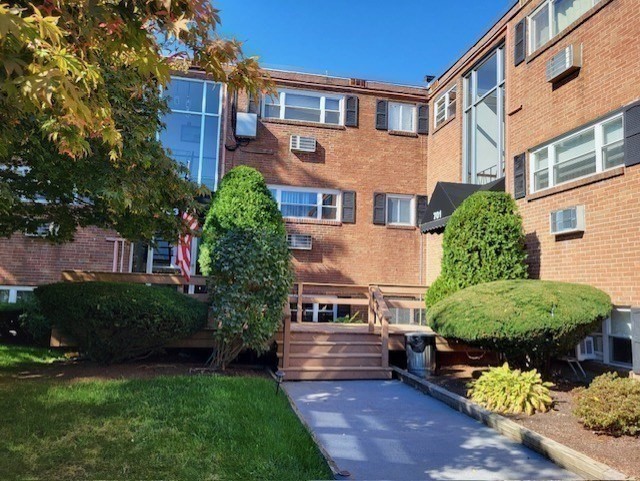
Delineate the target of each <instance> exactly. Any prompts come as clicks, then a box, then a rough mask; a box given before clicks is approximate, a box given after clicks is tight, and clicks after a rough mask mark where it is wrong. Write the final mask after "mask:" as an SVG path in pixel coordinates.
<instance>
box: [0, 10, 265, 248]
mask: <svg viewBox="0 0 640 481" xmlns="http://www.w3.org/2000/svg"><path fill="white" fill-rule="evenodd" d="M219 21H220V18H219V15H218V11H217V10H216V9H214V8H213V6H212V5H211V2H210V1H209V0H123V1H115V2H114V1H112V0H90V1H89V0H71V1H67V0H65V1H62V0H34V1H31V2H27V1H15V2H12V4H11V5H9V4H6V3H2V4H0V59H1V60H2V67H1V68H0V164H5V165H7V166H8V168H4V169H0V225H1V226H2V230H1V231H0V235H2V236H6V235H9V234H11V233H12V232H15V231H21V230H27V231H33V230H34V226H35V225H40V224H42V223H51V222H53V223H55V224H56V226H57V233H55V232H54V234H55V235H51V236H50V237H51V239H53V240H60V241H64V240H69V239H70V238H71V237H72V235H73V232H74V230H75V228H77V227H78V226H84V225H89V224H94V225H99V226H104V227H109V228H116V229H118V230H120V231H121V233H122V234H123V235H125V236H127V237H129V238H131V239H132V240H136V239H138V238H147V239H148V238H150V236H151V235H153V234H154V233H156V231H158V230H159V231H161V232H162V231H163V230H164V229H169V230H170V231H171V236H169V233H167V236H168V238H175V237H176V236H177V229H178V228H180V227H181V225H180V223H179V221H177V220H175V219H173V220H170V219H169V218H170V217H172V216H174V213H175V209H184V208H187V207H189V206H190V207H191V209H192V210H194V209H195V207H196V206H195V203H194V198H196V197H197V196H198V195H199V194H201V192H198V191H197V190H196V188H195V186H193V185H191V184H190V183H188V182H186V181H184V180H182V177H184V175H183V174H184V172H183V171H181V169H180V168H179V167H177V165H176V163H175V162H174V161H172V160H171V159H170V158H169V157H168V156H167V155H166V153H164V151H163V150H162V148H161V146H160V144H159V142H158V141H157V139H156V133H157V131H158V130H159V128H160V119H161V115H162V113H163V112H164V111H165V109H166V103H165V101H164V100H161V99H159V97H160V95H159V93H160V90H161V88H162V87H163V86H165V85H166V84H167V82H168V81H169V80H170V74H171V72H172V71H174V70H182V71H186V70H187V69H188V68H189V67H191V66H195V67H197V68H199V69H202V70H203V71H204V72H205V73H206V74H207V75H208V77H209V78H211V79H212V80H215V81H220V82H225V83H226V84H227V85H228V86H229V88H230V89H231V90H234V89H246V90H248V91H250V92H254V93H255V92H258V91H260V90H268V89H269V88H270V81H269V79H268V78H267V77H265V76H264V75H263V74H262V73H261V72H260V69H259V65H258V62H257V60H256V58H253V57H245V56H244V54H243V52H242V46H241V44H240V43H239V42H237V41H235V40H226V39H223V38H220V37H219V36H218V35H217V33H216V29H217V27H218V23H219ZM34 199H37V202H33V200H34ZM42 200H46V201H47V202H48V204H46V205H45V203H44V202H42Z"/></svg>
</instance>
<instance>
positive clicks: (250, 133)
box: [236, 112, 258, 139]
mask: <svg viewBox="0 0 640 481" xmlns="http://www.w3.org/2000/svg"><path fill="white" fill-rule="evenodd" d="M257 135H258V114H251V113H247V112H238V113H237V114H236V137H241V138H243V139H255V138H256V136H257Z"/></svg>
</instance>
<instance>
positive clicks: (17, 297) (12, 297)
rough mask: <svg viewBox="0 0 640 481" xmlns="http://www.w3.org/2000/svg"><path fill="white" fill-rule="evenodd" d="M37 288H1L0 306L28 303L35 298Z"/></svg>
mask: <svg viewBox="0 0 640 481" xmlns="http://www.w3.org/2000/svg"><path fill="white" fill-rule="evenodd" d="M34 289H35V287H27V286H0V304H4V303H11V304H13V303H16V302H22V301H26V300H28V299H29V298H31V297H32V296H33V290H34Z"/></svg>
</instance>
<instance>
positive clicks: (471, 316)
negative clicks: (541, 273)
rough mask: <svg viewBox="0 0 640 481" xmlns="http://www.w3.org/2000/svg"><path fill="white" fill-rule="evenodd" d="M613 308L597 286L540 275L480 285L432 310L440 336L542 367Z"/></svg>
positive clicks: (431, 319)
mask: <svg viewBox="0 0 640 481" xmlns="http://www.w3.org/2000/svg"><path fill="white" fill-rule="evenodd" d="M610 312H611V299H610V298H609V296H608V295H607V294H606V293H604V292H603V291H601V290H599V289H596V288H595V287H591V286H587V285H582V284H570V283H564V282H552V281H540V280H510V281H497V282H489V283H484V284H480V285H477V286H473V287H469V288H467V289H463V290H461V291H458V292H456V293H454V294H452V295H450V296H449V297H447V298H445V299H443V300H442V301H440V302H438V303H437V304H436V305H435V306H433V307H432V308H431V309H430V310H429V311H428V312H427V322H428V324H429V326H431V327H432V328H433V329H434V331H436V332H437V333H438V334H439V335H441V336H443V337H446V338H452V339H458V340H461V341H463V342H465V343H467V344H470V345H473V346H478V347H483V348H487V349H491V350H496V351H498V352H501V353H504V354H505V355H506V356H507V359H509V361H510V363H516V364H518V365H525V366H533V367H539V366H543V365H544V364H545V361H547V360H548V359H550V357H551V356H554V355H559V354H563V353H564V352H566V351H568V350H571V349H574V348H575V346H576V345H577V344H578V343H579V342H580V341H581V340H582V339H583V338H584V337H585V336H587V335H588V334H589V333H591V332H592V331H593V330H594V329H596V328H597V327H598V326H599V324H600V322H601V321H602V320H604V319H606V318H607V317H608V316H609V314H610Z"/></svg>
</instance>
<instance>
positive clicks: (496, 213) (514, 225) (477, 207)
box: [425, 191, 527, 308]
mask: <svg viewBox="0 0 640 481" xmlns="http://www.w3.org/2000/svg"><path fill="white" fill-rule="evenodd" d="M526 257H527V254H526V250H525V245H524V231H523V228H522V218H521V217H520V214H518V211H517V206H516V203H515V201H514V200H513V197H511V196H510V195H509V194H507V193H505V192H489V191H480V192H476V193H475V194H472V195H471V196H469V197H468V198H467V199H465V201H464V202H463V203H462V204H461V205H460V207H458V208H457V209H456V210H455V212H454V213H453V215H452V216H451V219H450V220H449V222H448V223H447V227H446V228H445V231H444V236H443V239H442V263H441V273H440V277H439V278H438V279H437V280H436V282H435V283H434V285H433V286H432V288H431V289H429V290H427V294H426V297H425V301H426V304H427V308H430V307H431V306H433V305H434V304H435V303H437V302H438V301H440V300H441V299H444V298H445V297H447V296H448V295H449V294H452V293H453V292H456V291H457V290H459V289H464V288H466V287H469V286H474V285H477V284H481V283H483V282H491V281H498V280H507V279H524V278H526V277H527V265H526V264H525V259H526Z"/></svg>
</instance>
